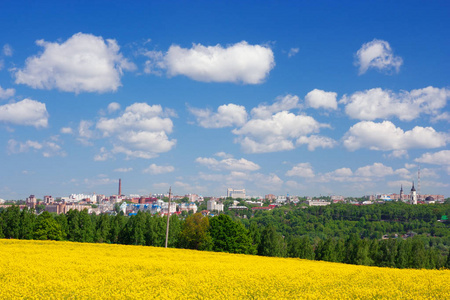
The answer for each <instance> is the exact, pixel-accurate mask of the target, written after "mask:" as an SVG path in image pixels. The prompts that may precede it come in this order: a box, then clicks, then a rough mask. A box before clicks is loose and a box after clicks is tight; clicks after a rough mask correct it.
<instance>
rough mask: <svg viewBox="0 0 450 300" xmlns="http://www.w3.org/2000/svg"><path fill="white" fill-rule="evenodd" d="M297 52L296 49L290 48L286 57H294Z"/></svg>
mask: <svg viewBox="0 0 450 300" xmlns="http://www.w3.org/2000/svg"><path fill="white" fill-rule="evenodd" d="M298 51H299V49H298V48H291V49H290V50H289V52H288V57H292V56H295V55H296V54H297V53H298Z"/></svg>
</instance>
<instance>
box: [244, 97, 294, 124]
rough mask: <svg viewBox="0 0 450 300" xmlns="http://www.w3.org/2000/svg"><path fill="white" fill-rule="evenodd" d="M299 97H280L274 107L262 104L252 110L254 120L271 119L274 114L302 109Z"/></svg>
mask: <svg viewBox="0 0 450 300" xmlns="http://www.w3.org/2000/svg"><path fill="white" fill-rule="evenodd" d="M298 101H299V99H298V96H295V95H286V96H279V97H277V98H276V99H275V102H274V103H273V104H272V105H266V104H260V105H258V107H255V108H253V109H252V110H251V115H252V117H253V118H254V119H269V118H271V117H272V115H273V114H274V113H278V112H281V111H289V110H291V109H295V108H300V105H299V104H298Z"/></svg>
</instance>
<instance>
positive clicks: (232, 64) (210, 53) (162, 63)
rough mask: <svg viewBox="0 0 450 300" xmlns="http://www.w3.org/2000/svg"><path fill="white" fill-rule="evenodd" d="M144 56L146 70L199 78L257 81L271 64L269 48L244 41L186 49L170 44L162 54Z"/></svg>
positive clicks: (252, 82)
mask: <svg viewBox="0 0 450 300" xmlns="http://www.w3.org/2000/svg"><path fill="white" fill-rule="evenodd" d="M147 57H149V58H150V60H149V61H147V62H146V72H147V73H158V69H165V70H166V71H167V75H168V76H177V75H184V76H187V77H189V78H191V79H193V80H197V81H203V82H235V83H239V82H241V83H244V84H258V83H261V82H263V81H264V79H265V78H266V77H267V75H268V74H269V72H270V71H271V70H272V68H273V67H274V66H275V60H274V55H273V52H272V49H270V48H269V47H266V46H261V45H249V44H248V43H247V42H245V41H242V42H240V43H236V44H234V45H230V46H228V47H223V46H221V45H216V46H203V45H201V44H193V45H192V48H190V49H187V48H182V47H180V46H177V45H172V46H170V48H169V50H168V51H167V53H165V54H162V53H161V52H153V51H150V52H149V53H148V54H147Z"/></svg>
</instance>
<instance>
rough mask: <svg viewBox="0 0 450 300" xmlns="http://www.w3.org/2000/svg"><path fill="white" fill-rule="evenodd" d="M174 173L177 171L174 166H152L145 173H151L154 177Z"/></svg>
mask: <svg viewBox="0 0 450 300" xmlns="http://www.w3.org/2000/svg"><path fill="white" fill-rule="evenodd" d="M173 171H175V168H174V167H173V166H158V165H156V164H151V165H150V166H149V167H148V168H146V169H145V170H144V171H143V172H144V173H150V174H153V175H158V174H164V173H171V172H173Z"/></svg>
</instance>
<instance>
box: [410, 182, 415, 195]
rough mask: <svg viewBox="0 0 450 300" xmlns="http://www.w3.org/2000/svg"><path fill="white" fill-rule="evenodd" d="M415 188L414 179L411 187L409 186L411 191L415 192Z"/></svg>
mask: <svg viewBox="0 0 450 300" xmlns="http://www.w3.org/2000/svg"><path fill="white" fill-rule="evenodd" d="M415 191H416V189H415V188H414V181H413V182H412V188H411V192H415Z"/></svg>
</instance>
